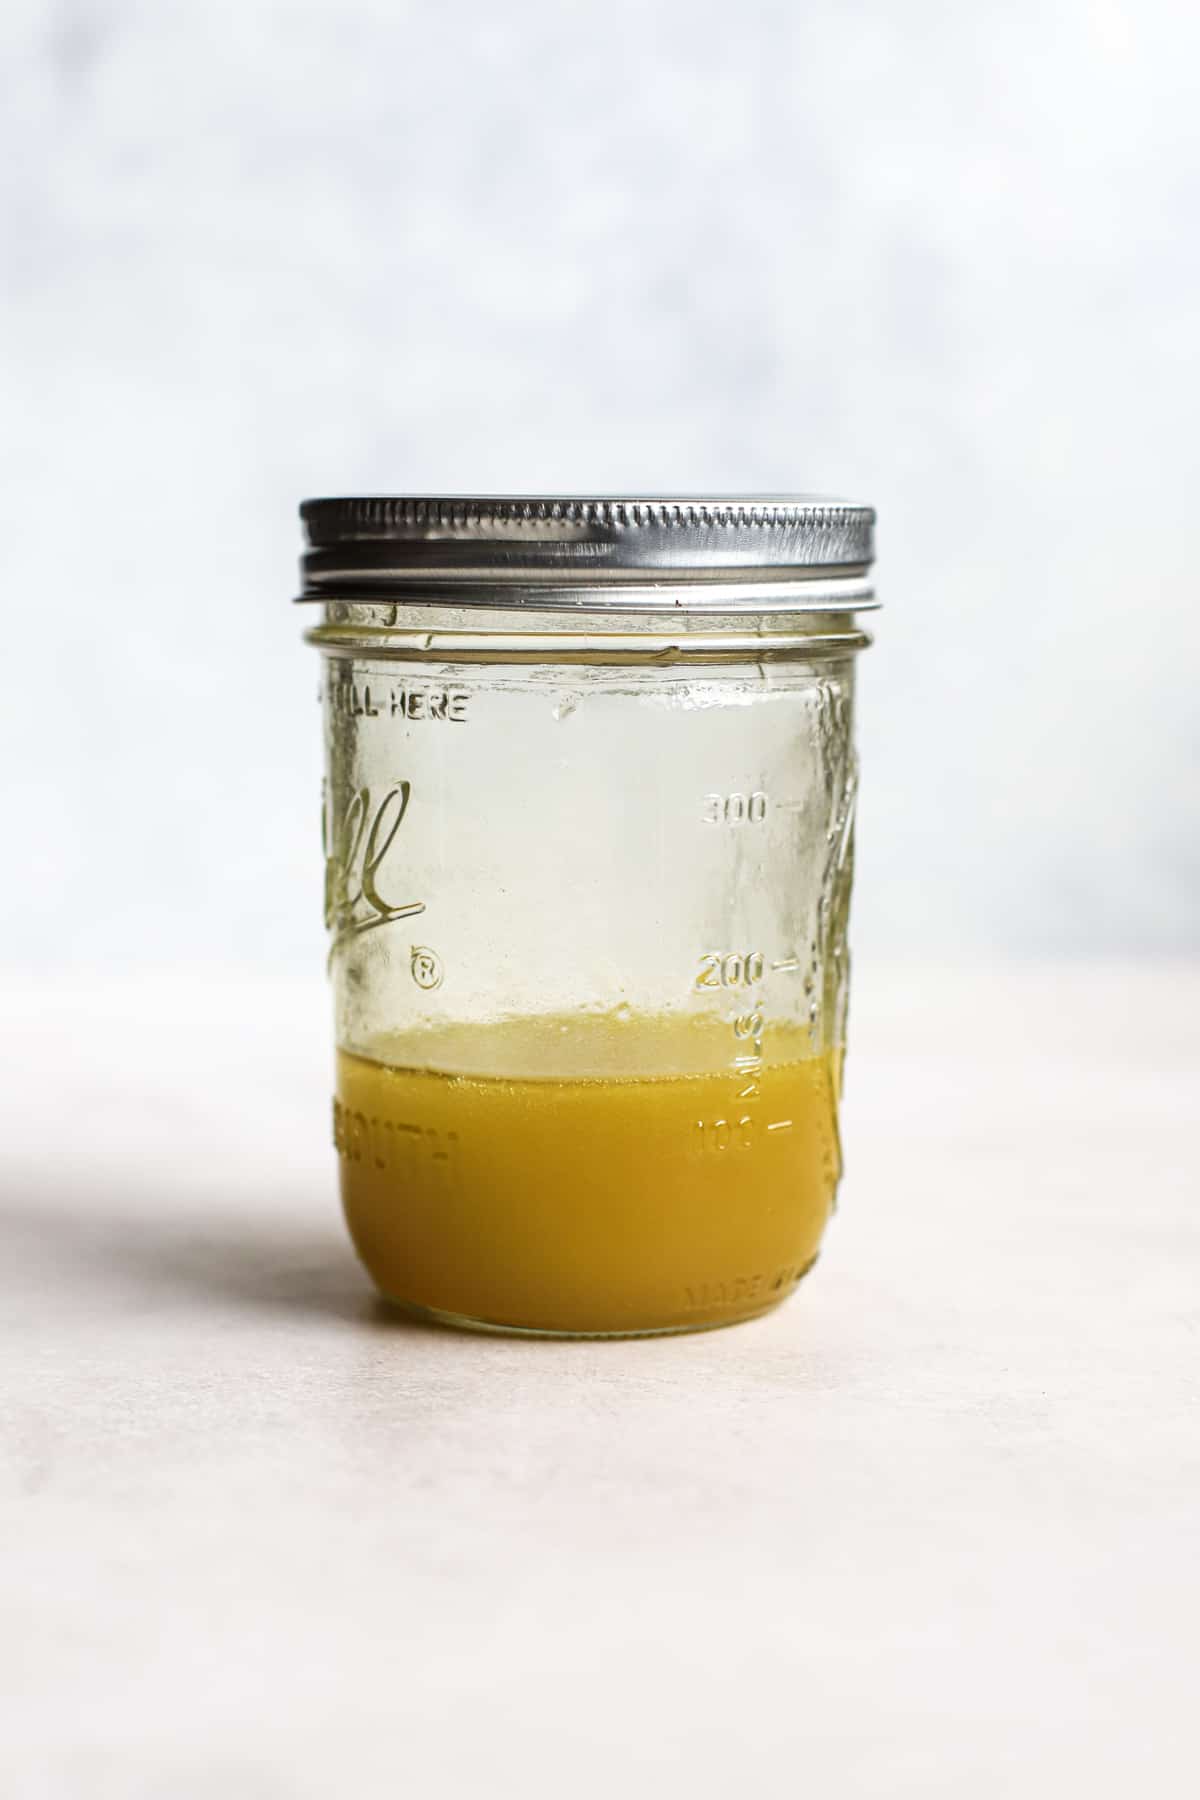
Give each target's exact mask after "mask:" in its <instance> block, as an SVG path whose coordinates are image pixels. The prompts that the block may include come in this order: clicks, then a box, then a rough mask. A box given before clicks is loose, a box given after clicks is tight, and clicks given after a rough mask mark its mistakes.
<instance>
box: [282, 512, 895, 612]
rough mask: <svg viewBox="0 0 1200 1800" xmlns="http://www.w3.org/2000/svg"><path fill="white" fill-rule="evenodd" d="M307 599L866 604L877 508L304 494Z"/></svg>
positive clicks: (657, 605)
mask: <svg viewBox="0 0 1200 1800" xmlns="http://www.w3.org/2000/svg"><path fill="white" fill-rule="evenodd" d="M300 516H301V518H302V519H303V521H304V525H305V530H306V533H307V538H308V545H309V548H308V550H307V552H306V554H305V556H304V559H303V564H302V567H303V573H304V591H303V593H302V594H301V595H300V598H301V599H302V600H326V601H333V600H345V601H359V602H371V601H376V600H383V601H406V600H407V601H412V602H417V601H425V602H429V601H431V600H432V601H442V602H445V603H447V604H449V605H454V606H502V607H506V608H512V607H521V606H530V607H536V608H538V609H539V610H553V609H555V608H558V609H562V608H576V607H578V608H583V609H587V610H589V611H600V612H607V611H613V610H621V611H625V610H635V609H636V610H639V611H647V610H648V611H657V610H666V609H670V610H674V609H676V608H684V609H687V610H692V609H701V610H717V611H722V612H728V611H736V610H739V609H741V608H743V607H744V608H745V609H746V610H747V611H750V610H754V611H760V610H764V609H767V610H778V611H836V612H841V611H846V612H850V611H860V610H863V609H865V608H868V607H871V606H873V605H874V604H875V601H874V596H873V594H872V591H871V587H870V585H869V583H868V581H867V580H866V575H867V571H868V569H869V568H870V565H871V562H872V559H873V555H874V543H873V530H874V524H875V514H874V512H873V511H872V509H871V508H870V507H868V506H858V505H855V504H853V503H852V502H850V501H848V500H828V499H822V498H818V497H816V496H813V495H806V494H787V495H772V496H757V495H746V496H741V497H737V498H715V497H708V496H706V497H704V498H693V499H678V500H666V499H652V498H644V497H628V498H620V497H614V496H607V497H602V498H601V497H597V498H587V497H584V496H581V495H575V496H563V497H558V498H552V497H549V496H537V497H534V496H528V497H522V496H509V495H505V496H492V495H480V496H475V497H468V496H465V495H460V496H449V497H447V496H441V497H430V498H417V497H415V496H411V495H397V496H381V497H364V498H357V499H335V500H306V501H305V502H304V504H303V505H302V506H301V508H300Z"/></svg>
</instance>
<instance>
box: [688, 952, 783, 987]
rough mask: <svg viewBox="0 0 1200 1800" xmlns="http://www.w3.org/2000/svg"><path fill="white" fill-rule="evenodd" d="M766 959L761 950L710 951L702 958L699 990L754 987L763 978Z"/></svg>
mask: <svg viewBox="0 0 1200 1800" xmlns="http://www.w3.org/2000/svg"><path fill="white" fill-rule="evenodd" d="M765 967H766V959H765V958H764V956H763V953H762V951H761V950H746V951H744V952H743V951H738V950H728V951H724V952H723V951H720V950H709V951H706V952H705V954H704V955H703V956H702V957H701V958H700V967H699V969H698V970H697V972H696V986H697V987H698V988H737V987H753V986H754V984H755V983H756V982H759V981H761V980H762V978H763V970H764V969H765Z"/></svg>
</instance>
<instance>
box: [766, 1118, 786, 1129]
mask: <svg viewBox="0 0 1200 1800" xmlns="http://www.w3.org/2000/svg"><path fill="white" fill-rule="evenodd" d="M791 1129H792V1121H791V1120H790V1119H776V1121H775V1123H774V1124H773V1125H768V1126H767V1130H768V1131H790V1130H791Z"/></svg>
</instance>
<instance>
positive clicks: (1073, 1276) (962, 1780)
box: [0, 963, 1200, 1800]
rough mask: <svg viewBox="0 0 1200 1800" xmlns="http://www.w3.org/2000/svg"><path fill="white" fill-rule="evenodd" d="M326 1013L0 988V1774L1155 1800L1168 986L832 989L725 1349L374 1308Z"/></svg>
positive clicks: (1197, 1241)
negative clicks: (841, 1012) (800, 1182)
mask: <svg viewBox="0 0 1200 1800" xmlns="http://www.w3.org/2000/svg"><path fill="white" fill-rule="evenodd" d="M326 1011H327V1006H326V1001H325V997H324V995H323V992H322V990H321V988H320V986H319V984H317V983H316V982H315V981H314V983H313V984H312V985H310V986H301V985H293V986H284V985H274V986H272V985H270V984H264V983H261V982H255V981H253V980H250V979H244V980H241V981H238V980H234V979H225V978H220V979H216V978H200V977H197V976H196V975H194V974H192V975H173V974H172V973H171V972H169V971H168V972H166V973H164V974H161V975H157V976H155V977H153V978H150V977H147V978H144V979H142V980H140V981H139V982H137V983H135V984H133V985H130V984H124V985H120V986H119V985H116V984H113V985H110V986H107V987H97V986H86V985H85V986H83V987H80V986H78V985H76V986H75V987H74V988H68V987H66V986H63V987H58V988H51V989H49V990H47V989H46V988H45V987H44V986H39V987H33V986H31V985H21V984H20V983H18V984H15V986H14V984H13V983H11V982H10V983H9V984H8V989H7V999H6V1015H7V1018H8V1022H9V1025H10V1030H9V1032H8V1033H7V1034H6V1048H5V1058H6V1069H5V1075H4V1081H3V1092H2V1096H0V1105H2V1107H3V1139H2V1148H0V1214H2V1216H3V1244H4V1254H3V1259H2V1265H0V1408H2V1431H3V1446H2V1447H3V1487H2V1490H0V1491H2V1503H3V1549H2V1551H0V1556H2V1562H3V1566H2V1573H0V1616H2V1617H3V1619H4V1622H5V1625H4V1631H3V1637H2V1641H0V1658H2V1661H3V1667H2V1668H0V1692H2V1693H3V1696H4V1701H5V1711H6V1714H7V1717H6V1722H5V1725H4V1728H3V1731H2V1732H0V1790H2V1791H3V1792H4V1793H6V1794H11V1795H14V1796H20V1800H39V1797H41V1796H54V1797H55V1800H57V1797H58V1796H63V1797H69V1800H77V1797H82V1800H91V1797H92V1796H102V1797H104V1800H108V1797H109V1796H112V1797H113V1800H141V1797H142V1796H146V1797H150V1796H153V1797H154V1800H192V1797H197V1800H200V1797H202V1800H209V1797H210V1796H212V1797H214V1800H215V1797H216V1796H221V1797H222V1800H226V1797H228V1800H241V1797H242V1796H247V1797H250V1800H259V1797H262V1800H275V1797H276V1796H280V1797H283V1796H293V1795H295V1796H326V1795H338V1796H341V1795H355V1796H374V1795H385V1794H387V1795H391V1794H401V1793H406V1792H413V1791H414V1784H416V1791H420V1789H421V1788H422V1787H423V1788H424V1789H425V1790H426V1791H430V1792H433V1791H437V1792H439V1793H445V1794H450V1795H458V1794H464V1795H465V1794H468V1793H472V1792H477V1791H478V1792H490V1793H498V1794H503V1795H509V1794H512V1795H514V1796H515V1795H522V1796H535V1797H540V1796H542V1795H547V1796H550V1795H554V1796H556V1797H557V1796H564V1797H565V1796H570V1797H571V1800H576V1797H579V1796H582V1797H584V1800H587V1797H590V1796H593V1795H595V1796H600V1795H604V1796H610V1795H613V1794H642V1793H646V1794H649V1793H654V1794H655V1795H656V1796H657V1795H663V1794H667V1795H674V1794H681V1795H682V1794H685V1793H686V1794H688V1795H699V1796H709V1795H712V1796H718V1795H721V1796H724V1795H728V1794H731V1793H735V1792H738V1791H742V1790H745V1789H747V1788H750V1787H752V1788H753V1790H754V1791H757V1792H762V1793H766V1794H789V1795H791V1794H796V1793H804V1792H807V1793H811V1794H814V1795H819V1796H821V1800H829V1797H830V1796H834V1797H840V1796H842V1795H845V1796H872V1795H880V1796H895V1795H910V1794H911V1795H921V1796H930V1795H938V1796H941V1795H946V1796H954V1797H955V1800H962V1797H963V1796H967V1795H969V1796H972V1800H979V1797H984V1800H987V1797H990V1796H993V1795H996V1796H1001V1795H1004V1796H1008V1795H1018V1794H1019V1795H1022V1796H1041V1795H1043V1794H1045V1795H1050V1794H1054V1795H1056V1796H1060V1795H1065V1794H1075V1793H1078V1794H1081V1795H1082V1794H1086V1795H1087V1796H1088V1800H1094V1797H1095V1796H1098V1795H1108V1794H1112V1795H1118V1794H1120V1795H1125V1794H1128V1793H1129V1792H1130V1791H1140V1792H1147V1793H1153V1794H1154V1795H1155V1796H1156V1800H1162V1797H1163V1796H1174V1795H1176V1794H1178V1795H1184V1794H1187V1795H1189V1796H1190V1795H1191V1794H1193V1793H1195V1792H1196V1790H1197V1784H1198V1783H1200V1736H1198V1726H1197V1708H1196V1701H1195V1690H1196V1669H1197V1654H1196V1653H1197V1650H1198V1648H1200V1644H1198V1641H1197V1640H1198V1638H1200V1630H1198V1626H1197V1620H1198V1618H1200V1423H1198V1418H1197V1407H1196V1400H1197V1349H1198V1345H1200V1335H1198V1333H1197V1320H1198V1318H1200V1307H1198V1298H1200V1258H1198V1254H1197V1252H1198V1250H1200V1210H1198V1204H1197V1203H1198V1197H1200V1196H1198V1188H1200V1180H1198V1177H1200V1153H1198V1150H1197V1133H1196V1120H1197V1116H1198V1115H1200V1026H1198V1024H1197V1021H1198V1020H1200V971H1198V970H1189V969H1187V968H1180V967H1159V968H1153V967H1150V968H1141V969H1131V968H1107V969H1106V968H1088V967H1078V966H1076V967H1070V968H1063V967H1057V966H1055V967H1048V968H1040V969H1033V968H1024V969H1020V970H1013V971H1004V970H1001V971H990V972H987V973H979V972H974V973H972V972H971V971H969V970H961V971H957V972H951V973H941V974H938V975H937V976H934V975H932V974H930V973H928V972H926V973H925V974H922V973H921V972H919V971H913V972H912V973H911V975H908V976H899V975H897V974H895V973H894V972H889V971H887V970H880V969H875V968H870V967H868V966H867V965H866V964H865V963H863V964H860V966H859V967H858V968H857V969H856V992H855V1003H854V1009H853V1018H852V1048H851V1061H850V1067H849V1092H848V1098H847V1109H846V1121H845V1135H846V1141H847V1154H848V1169H849V1172H848V1178H847V1181H846V1183H845V1187H844V1189H843V1200H842V1207H841V1211H840V1213H839V1216H838V1218H837V1220H836V1221H835V1224H834V1226H833V1228H832V1229H831V1232H830V1235H829V1239H828V1242H827V1246H826V1252H825V1256H824V1259H823V1261H822V1263H821V1265H820V1267H819V1268H818V1270H817V1271H816V1273H815V1274H814V1276H813V1277H812V1278H811V1280H810V1281H809V1282H807V1283H806V1284H805V1286H804V1287H803V1288H802V1289H801V1290H800V1291H799V1293H798V1294H797V1296H796V1298H795V1299H794V1300H793V1301H792V1302H791V1304H790V1305H788V1306H787V1307H786V1308H784V1309H783V1310H782V1311H780V1312H778V1313H777V1314H775V1315H773V1316H772V1317H770V1318H768V1319H766V1320H764V1321H761V1322H759V1323H756V1324H752V1325H745V1326H739V1327H736V1328H733V1329H731V1330H727V1331H721V1332H715V1333H711V1334H708V1335H703V1336H697V1337H690V1338H689V1337H680V1338H666V1339H659V1340H653V1341H646V1342H624V1343H621V1342H617V1343H576V1344H571V1343H553V1342H549V1343H547V1342H536V1341H534V1342H530V1341H514V1340H504V1339H489V1338H482V1337H468V1336H456V1335H453V1334H450V1333H441V1332H437V1331H433V1330H426V1329H421V1328H417V1327H414V1326H409V1325H405V1324H400V1323H397V1322H395V1321H393V1320H391V1319H389V1318H388V1317H387V1316H386V1315H385V1314H384V1313H383V1312H382V1311H381V1309H380V1308H379V1307H378V1306H377V1305H376V1304H375V1303H374V1301H373V1300H372V1298H371V1295H370V1292H369V1290H368V1288H367V1286H366V1284H365V1281H364V1280H363V1279H362V1278H361V1277H360V1275H359V1273H358V1271H357V1268H356V1265H355V1263H354V1261H353V1258H352V1256H351V1253H350V1251H349V1249H348V1247H347V1244H346V1241H345V1239H344V1235H343V1232H342V1228H341V1225H340V1222H339V1218H338V1214H337V1208H336V1201H335V1197H334V1186H333V1183H334V1169H333V1157H332V1152H331V1150H330V1148H329V1145H328V1141H327V1139H328V1130H327V1124H328V1121H327V1099H326V1092H327V1080H328V1065H329V1055H328V1049H327V1043H326V1026H327V1020H326Z"/></svg>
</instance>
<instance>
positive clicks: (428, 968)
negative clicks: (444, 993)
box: [411, 944, 444, 988]
mask: <svg viewBox="0 0 1200 1800" xmlns="http://www.w3.org/2000/svg"><path fill="white" fill-rule="evenodd" d="M411 967H412V978H413V980H414V981H415V982H416V984H417V986H418V987H419V988H436V987H441V985H442V975H443V973H444V971H443V969H442V962H441V958H440V957H439V956H437V955H435V953H434V952H433V951H432V950H431V949H430V948H429V947H428V945H427V944H417V945H415V946H414V948H413V953H412V964H411Z"/></svg>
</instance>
